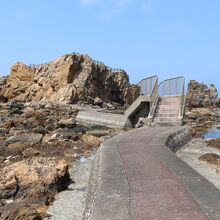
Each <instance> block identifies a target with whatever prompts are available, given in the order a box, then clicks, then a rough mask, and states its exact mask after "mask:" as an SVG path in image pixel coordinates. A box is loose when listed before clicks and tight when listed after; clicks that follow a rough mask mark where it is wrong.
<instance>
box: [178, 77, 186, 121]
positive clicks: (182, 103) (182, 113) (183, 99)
mask: <svg viewBox="0 0 220 220" xmlns="http://www.w3.org/2000/svg"><path fill="white" fill-rule="evenodd" d="M185 101H186V98H185V79H184V78H183V85H182V94H181V100H180V115H179V117H181V118H183V116H184V113H185V106H186V103H185Z"/></svg>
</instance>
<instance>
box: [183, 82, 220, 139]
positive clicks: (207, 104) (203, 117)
mask: <svg viewBox="0 0 220 220" xmlns="http://www.w3.org/2000/svg"><path fill="white" fill-rule="evenodd" d="M218 102H219V99H218V92H217V89H216V88H215V86H214V85H213V84H211V85H210V88H208V86H206V85H205V84H203V83H198V82H196V81H195V80H191V81H190V83H189V86H188V92H187V97H186V106H187V109H186V114H185V123H186V124H187V125H189V126H190V127H191V133H192V135H194V136H196V137H201V136H202V135H203V134H204V133H205V132H206V131H207V130H208V129H210V128H211V127H212V126H213V125H215V124H218V123H220V117H219V116H220V110H219V109H218V108H217V105H218Z"/></svg>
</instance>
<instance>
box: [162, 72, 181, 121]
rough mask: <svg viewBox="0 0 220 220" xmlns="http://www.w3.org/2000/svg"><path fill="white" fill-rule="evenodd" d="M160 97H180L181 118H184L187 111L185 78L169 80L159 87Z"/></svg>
mask: <svg viewBox="0 0 220 220" xmlns="http://www.w3.org/2000/svg"><path fill="white" fill-rule="evenodd" d="M159 96H160V97H164V96H168V97H169V96H179V97H180V110H179V117H180V118H183V116H184V111H185V78H184V77H183V76H181V77H177V78H172V79H167V80H164V81H163V82H161V83H160V85H159Z"/></svg>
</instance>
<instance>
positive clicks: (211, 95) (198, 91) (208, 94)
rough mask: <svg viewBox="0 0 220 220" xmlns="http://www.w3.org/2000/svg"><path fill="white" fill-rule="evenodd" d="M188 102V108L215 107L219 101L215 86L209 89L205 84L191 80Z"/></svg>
mask: <svg viewBox="0 0 220 220" xmlns="http://www.w3.org/2000/svg"><path fill="white" fill-rule="evenodd" d="M186 100H187V101H186V104H187V107H188V108H198V107H208V106H214V105H215V103H216V102H217V100H218V92H217V89H216V88H215V86H214V85H213V84H211V85H210V88H208V86H206V85H205V84H201V83H198V82H196V81H195V80H191V81H190V83H189V86H188V93H187V99H186Z"/></svg>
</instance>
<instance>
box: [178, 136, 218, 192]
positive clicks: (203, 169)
mask: <svg viewBox="0 0 220 220" xmlns="http://www.w3.org/2000/svg"><path fill="white" fill-rule="evenodd" d="M207 153H215V154H220V151H219V150H218V149H215V148H212V147H209V146H208V145H207V144H206V142H205V140H203V139H200V138H199V139H193V140H192V141H190V142H189V143H187V144H186V145H185V146H184V147H182V148H180V149H179V150H178V151H177V152H176V155H177V157H179V158H180V159H181V160H183V161H184V162H185V163H187V164H188V165H189V166H191V167H192V168H193V169H194V170H196V171H197V172H198V173H200V174H201V175H202V176H204V177H205V178H206V179H207V180H209V181H210V182H211V183H212V184H214V185H215V186H216V187H217V188H218V189H219V190H220V174H217V173H216V171H215V168H214V167H212V166H210V165H208V164H206V163H204V162H202V161H200V160H198V158H199V157H200V156H202V155H204V154H207Z"/></svg>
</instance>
